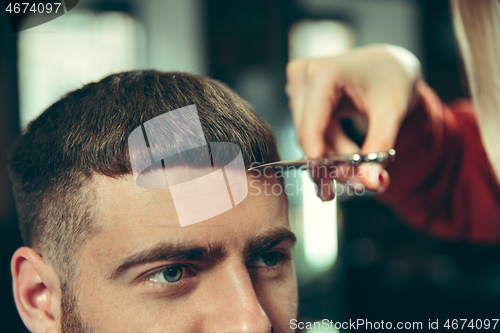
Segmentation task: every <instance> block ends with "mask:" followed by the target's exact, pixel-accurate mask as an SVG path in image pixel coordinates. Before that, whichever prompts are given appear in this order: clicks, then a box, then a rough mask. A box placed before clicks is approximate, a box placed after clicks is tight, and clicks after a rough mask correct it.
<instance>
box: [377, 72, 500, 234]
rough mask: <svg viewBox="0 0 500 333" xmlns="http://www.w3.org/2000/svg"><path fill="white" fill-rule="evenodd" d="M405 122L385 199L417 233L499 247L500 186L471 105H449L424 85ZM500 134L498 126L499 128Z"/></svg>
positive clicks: (458, 102) (389, 170)
mask: <svg viewBox="0 0 500 333" xmlns="http://www.w3.org/2000/svg"><path fill="white" fill-rule="evenodd" d="M417 89H418V90H419V92H420V94H421V97H422V99H421V103H420V106H419V107H418V109H417V110H415V111H414V113H412V114H411V115H410V116H409V117H408V118H407V119H406V120H405V122H404V124H403V126H402V127H401V131H400V133H399V136H398V139H397V142H396V147H395V149H396V160H395V161H394V163H392V164H391V165H389V167H388V168H387V171H388V172H389V175H390V177H391V186H390V188H389V190H388V191H387V192H386V193H384V194H383V195H381V199H382V200H383V201H385V202H386V203H388V204H390V205H391V206H393V207H394V208H395V210H396V211H398V212H399V213H400V214H401V215H402V216H403V217H404V218H405V219H406V220H408V222H409V223H410V224H411V225H412V226H413V227H414V228H416V229H418V230H423V231H426V232H429V233H431V234H433V235H435V236H438V237H442V238H448V239H457V240H458V239H465V240H469V241H474V242H482V243H500V186H499V184H498V182H497V180H496V178H495V176H494V173H493V169H492V168H491V165H490V163H489V161H488V159H487V156H486V153H485V151H484V149H483V147H482V144H481V139H480V136H479V130H478V127H477V123H476V118H475V115H474V109H473V106H472V104H471V103H470V102H469V101H467V100H459V101H457V102H454V103H453V104H451V105H449V106H448V105H445V104H444V103H443V102H442V101H441V100H440V99H439V97H438V96H437V95H436V93H435V92H434V91H433V90H432V89H431V88H430V87H429V86H428V85H427V84H425V83H423V82H422V83H420V84H419V86H418V88H417ZM499 130H500V126H499Z"/></svg>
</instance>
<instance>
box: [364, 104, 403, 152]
mask: <svg viewBox="0 0 500 333" xmlns="http://www.w3.org/2000/svg"><path fill="white" fill-rule="evenodd" d="M405 112H406V110H403V108H395V107H388V106H379V107H373V108H372V110H371V112H369V113H368V131H367V133H366V138H365V141H364V142H363V146H362V147H361V153H363V154H369V153H374V152H382V151H388V150H390V149H392V148H394V145H395V143H396V138H397V136H398V133H399V129H400V127H401V123H402V120H403V118H404V115H405Z"/></svg>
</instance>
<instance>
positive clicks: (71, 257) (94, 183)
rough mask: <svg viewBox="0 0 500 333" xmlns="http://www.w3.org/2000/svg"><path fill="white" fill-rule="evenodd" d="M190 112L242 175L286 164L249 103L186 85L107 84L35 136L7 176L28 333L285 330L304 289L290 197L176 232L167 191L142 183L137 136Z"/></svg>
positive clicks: (182, 79) (83, 94) (115, 79)
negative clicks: (131, 140) (19, 241)
mask: <svg viewBox="0 0 500 333" xmlns="http://www.w3.org/2000/svg"><path fill="white" fill-rule="evenodd" d="M191 104H195V105H196V108H197V110H198V115H199V118H200V122H201V126H202V129H203V132H204V136H205V139H206V141H207V142H231V143H234V144H236V145H238V146H239V147H240V148H241V151H242V157H243V160H244V162H245V165H249V164H250V163H252V162H257V163H265V162H271V161H274V160H277V159H278V153H277V149H276V144H275V139H274V136H273V135H272V133H271V131H270V130H269V129H268V128H267V126H266V125H265V124H264V122H263V121H262V120H261V119H260V118H259V117H258V116H257V115H256V114H255V113H254V112H253V110H252V109H251V108H250V107H249V105H248V104H247V103H246V102H244V101H243V100H242V99H241V98H239V97H238V96H237V95H236V94H235V93H234V92H232V91H231V90H230V89H229V88H227V87H226V86H224V85H223V84H221V83H219V82H217V81H214V80H210V79H207V78H203V77H199V76H194V75H188V74H183V73H159V72H155V71H138V72H129V73H121V74H116V75H112V76H109V77H107V78H105V79H103V80H102V81H100V82H97V83H92V84H89V85H86V86H84V87H83V88H81V89H79V90H76V91H74V92H72V93H70V94H68V95H67V96H65V97H64V98H62V99H61V100H60V101H58V102H57V103H55V104H54V105H52V106H51V107H50V108H48V109H47V110H46V111H45V112H44V113H43V114H42V115H41V116H40V117H39V118H38V119H37V120H35V121H34V122H33V123H31V124H30V126H29V127H28V129H27V131H26V133H25V134H24V135H23V136H22V138H21V139H20V140H19V142H18V144H17V146H16V147H15V148H14V150H13V152H12V154H11V161H10V174H11V179H12V182H13V186H14V193H15V197H16V202H17V206H18V212H19V220H20V227H21V233H22V237H23V241H24V243H25V245H26V247H23V248H21V249H19V250H18V251H17V252H16V253H15V254H14V257H13V260H12V273H13V279H14V296H15V300H16V304H17V307H18V310H19V312H20V314H21V317H22V318H23V320H24V322H25V324H26V325H27V326H28V328H29V329H30V330H31V331H33V332H38V331H40V332H41V331H44V332H45V331H50V332H52V331H54V332H57V331H59V329H62V331H68V332H87V331H89V332H93V331H95V332H116V331H121V332H164V331H170V332H222V331H224V332H233V331H234V332H240V331H241V332H269V331H270V326H271V325H273V326H274V330H275V332H284V331H286V330H287V327H289V326H288V323H289V321H290V319H291V318H292V317H293V316H295V315H296V311H297V290H296V283H295V276H294V273H293V266H292V264H291V260H290V259H289V258H290V251H291V246H292V245H293V241H294V236H293V234H292V233H291V232H290V228H289V224H288V217H287V207H286V198H285V197H284V196H283V195H281V196H275V195H271V196H269V195H265V194H264V193H267V192H266V191H257V192H256V191H254V193H253V195H252V194H251V195H248V196H247V197H246V199H245V200H243V202H241V203H240V204H239V205H237V206H235V207H234V208H233V209H230V210H228V211H227V212H225V213H223V214H220V215H218V216H215V217H213V218H210V219H208V220H206V221H203V222H200V223H196V224H193V225H191V226H187V227H182V228H181V227H180V225H179V221H178V219H177V215H176V211H175V207H174V204H173V201H172V196H171V194H170V191H169V189H168V188H167V189H165V190H151V189H145V188H141V187H139V186H137V185H136V183H135V180H134V176H133V175H132V167H131V163H130V156H129V151H128V147H127V140H128V137H129V135H130V133H131V132H132V131H133V130H134V129H136V128H137V127H140V126H141V125H142V124H144V123H145V122H147V121H148V120H150V119H153V118H155V117H158V116H159V115H161V114H164V113H165V112H168V111H171V110H175V109H179V108H181V107H184V106H187V105H191ZM174 131H175V129H174ZM172 137H176V136H175V133H172ZM165 144H166V145H168V144H172V143H171V142H166V143H165ZM169 167H172V168H192V167H193V166H192V165H183V164H182V163H181V164H180V165H172V166H169ZM194 167H196V166H194ZM152 172H162V171H161V170H156V171H152ZM248 181H250V178H249V179H248ZM267 181H268V182H275V183H279V181H278V180H276V179H267ZM251 186H252V188H253V189H259V187H262V186H263V185H262V184H261V183H260V182H253V184H252V185H251ZM214 188H215V187H214ZM258 193H261V194H258ZM192 209H193V210H196V199H195V198H193V205H192ZM59 323H60V325H59Z"/></svg>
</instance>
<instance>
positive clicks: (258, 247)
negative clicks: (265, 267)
mask: <svg viewBox="0 0 500 333" xmlns="http://www.w3.org/2000/svg"><path fill="white" fill-rule="evenodd" d="M284 240H289V241H291V242H292V245H293V244H295V242H296V241H297V238H296V237H295V234H294V233H293V232H292V231H291V230H288V229H287V228H284V227H280V228H278V229H275V230H272V231H270V232H268V233H266V234H264V235H261V236H257V237H255V238H251V239H249V241H248V243H247V245H246V247H245V254H246V255H245V257H246V261H250V260H252V259H253V258H255V257H258V256H260V255H262V254H263V253H265V252H266V251H267V250H269V249H272V248H273V247H275V246H276V245H278V244H279V243H281V242H283V241H284Z"/></svg>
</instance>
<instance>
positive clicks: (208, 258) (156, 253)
mask: <svg viewBox="0 0 500 333" xmlns="http://www.w3.org/2000/svg"><path fill="white" fill-rule="evenodd" d="M225 257H226V250H225V249H224V247H223V246H222V244H219V243H215V244H210V243H209V244H208V246H206V247H203V246H187V245H175V244H167V243H161V244H158V245H157V246H155V247H152V248H150V249H147V250H144V251H141V252H139V253H135V254H132V255H130V256H128V257H127V258H126V259H125V260H123V262H122V263H121V264H120V265H119V266H118V267H117V268H116V269H113V271H112V272H111V273H110V274H109V275H108V277H107V278H108V279H110V280H113V279H116V278H117V277H118V276H120V275H121V274H123V273H124V272H125V271H126V270H127V269H129V268H130V267H132V266H135V265H139V264H143V263H147V262H150V261H155V260H177V261H198V262H207V263H216V262H219V261H222V260H223V259H224V258H225Z"/></svg>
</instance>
